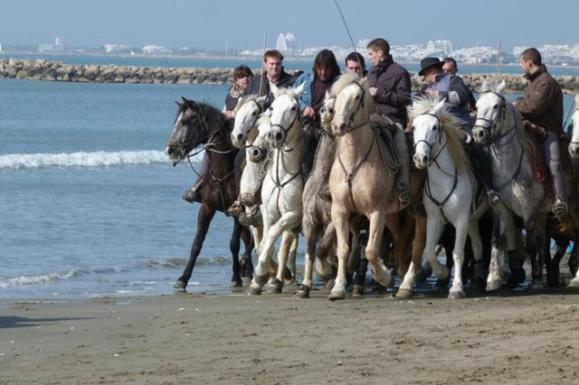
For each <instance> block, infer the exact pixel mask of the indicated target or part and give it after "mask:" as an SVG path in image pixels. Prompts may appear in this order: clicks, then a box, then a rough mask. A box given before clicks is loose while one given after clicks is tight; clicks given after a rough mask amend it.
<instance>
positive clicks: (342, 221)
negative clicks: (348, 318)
mask: <svg viewBox="0 0 579 385" xmlns="http://www.w3.org/2000/svg"><path fill="white" fill-rule="evenodd" d="M349 219H350V214H349V213H347V212H344V211H340V209H339V208H338V205H336V204H335V203H333V204H332V222H334V226H335V228H336V238H337V248H336V254H337V256H338V272H337V274H336V280H335V282H334V287H332V291H331V292H330V295H329V297H328V299H329V300H330V301H335V300H340V299H345V298H346V263H347V258H348V252H349V244H348V241H349V238H350V237H349V235H350V229H349V227H350V225H349Z"/></svg>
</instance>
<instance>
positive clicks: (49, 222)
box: [0, 63, 572, 300]
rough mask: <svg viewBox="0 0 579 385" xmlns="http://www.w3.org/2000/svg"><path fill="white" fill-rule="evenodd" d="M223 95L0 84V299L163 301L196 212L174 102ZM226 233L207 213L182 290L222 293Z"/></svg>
mask: <svg viewBox="0 0 579 385" xmlns="http://www.w3.org/2000/svg"><path fill="white" fill-rule="evenodd" d="M222 65H223V63H222ZM226 92H227V87H226V86H220V85H217V86H215V85H213V86H208V85H144V84H95V83H88V84H87V83H65V82H42V81H28V80H0V300H1V299H25V298H51V299H54V298H69V297H93V296H102V295H121V294H122V295H124V294H147V293H151V294H161V293H170V292H172V284H173V282H174V281H175V279H176V278H177V277H179V276H180V274H181V271H182V269H183V268H184V265H185V262H186V260H187V257H188V255H189V251H190V246H191V242H192V240H193V237H194V234H195V231H196V216H197V210H198V205H196V204H195V205H191V204H188V203H186V202H185V201H183V200H181V194H182V193H183V191H184V190H185V189H187V188H188V187H190V186H191V184H192V183H193V182H194V181H195V179H196V177H195V174H194V173H193V171H192V170H191V169H190V168H189V165H188V164H187V163H185V162H184V163H182V164H179V165H178V166H177V167H172V165H171V164H170V163H169V162H168V161H167V160H166V158H165V156H164V154H163V150H164V147H165V144H166V142H167V139H168V137H169V135H170V132H171V129H172V125H173V121H174V118H175V112H176V105H175V103H174V102H175V101H177V100H180V98H181V96H185V97H187V98H191V99H195V100H198V101H206V102H209V103H211V104H213V105H214V106H216V107H218V108H221V106H222V105H223V100H224V97H225V94H226ZM571 101H572V99H571V98H570V97H568V96H566V97H565V110H566V111H567V110H568V108H569V105H570V103H571ZM231 230H232V224H231V219H229V218H227V217H225V216H224V215H223V214H219V213H218V214H217V215H216V216H215V218H214V220H213V223H212V225H211V229H210V231H209V234H208V236H207V238H206V240H205V245H204V247H203V250H202V252H201V255H200V258H199V259H198V261H197V266H196V269H195V271H194V272H193V277H192V279H191V281H190V284H189V290H190V291H227V290H229V281H230V278H231V257H230V252H229V241H228V240H229V236H230V233H231ZM301 250H303V242H302V246H300V253H299V257H298V261H299V262H300V263H301V261H302V260H303V254H302V252H301Z"/></svg>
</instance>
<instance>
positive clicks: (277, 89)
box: [269, 83, 280, 98]
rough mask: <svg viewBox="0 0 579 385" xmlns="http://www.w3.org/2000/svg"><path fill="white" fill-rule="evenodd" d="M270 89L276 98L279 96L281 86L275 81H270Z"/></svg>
mask: <svg viewBox="0 0 579 385" xmlns="http://www.w3.org/2000/svg"><path fill="white" fill-rule="evenodd" d="M269 89H270V90H271V93H272V94H273V97H274V98H277V96H278V95H279V94H280V92H279V88H278V87H277V86H276V85H275V84H273V83H270V85H269Z"/></svg>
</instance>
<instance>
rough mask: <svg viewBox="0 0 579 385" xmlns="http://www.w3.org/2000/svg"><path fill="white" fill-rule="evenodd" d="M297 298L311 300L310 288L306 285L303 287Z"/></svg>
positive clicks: (300, 288) (298, 291)
mask: <svg viewBox="0 0 579 385" xmlns="http://www.w3.org/2000/svg"><path fill="white" fill-rule="evenodd" d="M295 296H296V298H302V299H306V298H310V288H309V287H308V286H306V285H301V286H300V287H299V289H298V290H296V294H295Z"/></svg>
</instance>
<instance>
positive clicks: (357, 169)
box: [337, 135, 376, 212]
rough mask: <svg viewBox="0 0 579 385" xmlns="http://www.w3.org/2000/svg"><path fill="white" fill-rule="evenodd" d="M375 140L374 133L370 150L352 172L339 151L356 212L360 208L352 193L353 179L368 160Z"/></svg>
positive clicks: (340, 161)
mask: <svg viewBox="0 0 579 385" xmlns="http://www.w3.org/2000/svg"><path fill="white" fill-rule="evenodd" d="M375 142H376V135H372V144H370V147H369V148H368V151H366V154H365V155H364V157H363V158H362V159H361V160H360V162H358V164H357V165H356V166H354V168H353V169H352V172H350V173H348V170H346V166H344V163H343V162H342V158H340V154H339V153H338V154H337V155H338V162H339V163H340V166H341V167H342V171H344V174H345V175H346V177H347V179H346V183H347V184H348V192H349V193H350V200H351V201H352V206H354V209H355V210H356V212H358V208H357V207H356V202H354V194H353V193H352V180H353V179H354V177H355V176H356V174H357V173H358V171H359V170H360V167H362V165H363V164H364V163H365V162H366V160H368V157H369V156H370V152H372V149H373V148H374V143H375Z"/></svg>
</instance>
